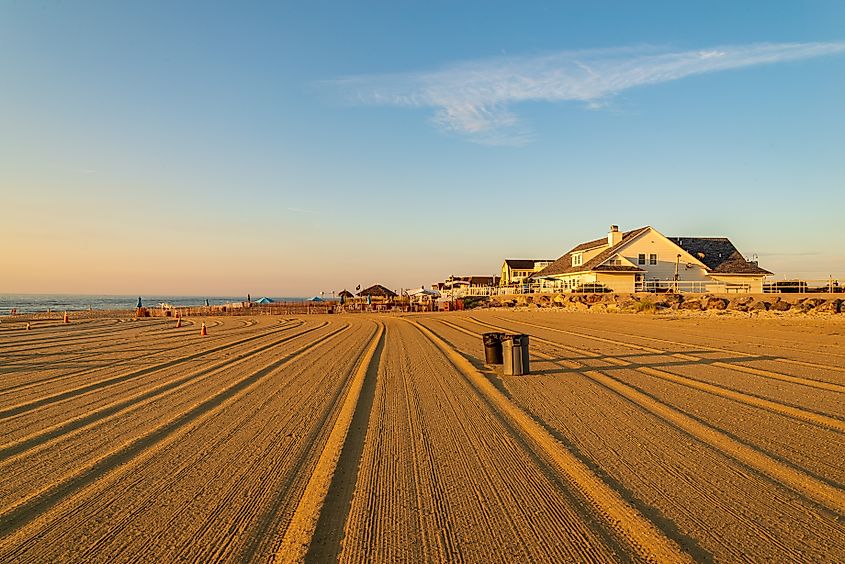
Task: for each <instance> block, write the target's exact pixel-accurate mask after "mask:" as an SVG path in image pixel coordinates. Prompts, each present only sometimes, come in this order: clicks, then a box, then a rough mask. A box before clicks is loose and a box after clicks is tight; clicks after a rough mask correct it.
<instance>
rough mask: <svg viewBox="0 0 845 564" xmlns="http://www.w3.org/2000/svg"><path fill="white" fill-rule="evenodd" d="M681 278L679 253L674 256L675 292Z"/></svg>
mask: <svg viewBox="0 0 845 564" xmlns="http://www.w3.org/2000/svg"><path fill="white" fill-rule="evenodd" d="M680 280H681V253H678V256H677V257H676V258H675V293H676V294H677V293H678V285H679V282H680Z"/></svg>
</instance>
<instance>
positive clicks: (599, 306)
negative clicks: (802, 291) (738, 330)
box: [485, 294, 845, 314]
mask: <svg viewBox="0 0 845 564" xmlns="http://www.w3.org/2000/svg"><path fill="white" fill-rule="evenodd" d="M485 305H486V307H535V308H562V309H568V310H573V311H606V312H628V313H656V312H661V311H678V312H696V311H699V312H700V311H716V312H719V311H722V312H728V311H730V312H747V313H749V314H754V313H761V312H775V313H786V312H788V313H795V314H814V313H818V314H845V300H843V299H842V298H840V297H816V296H813V297H797V296H781V295H776V294H763V295H754V296H751V295H747V294H744V295H739V296H733V297H731V296H724V295H713V294H533V295H531V294H529V295H515V296H499V297H493V298H490V300H489V301H487V303H486V304H485Z"/></svg>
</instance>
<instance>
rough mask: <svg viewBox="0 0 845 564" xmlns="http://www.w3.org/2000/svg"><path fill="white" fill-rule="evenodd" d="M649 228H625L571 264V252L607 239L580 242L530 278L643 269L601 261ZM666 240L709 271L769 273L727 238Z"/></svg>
mask: <svg viewBox="0 0 845 564" xmlns="http://www.w3.org/2000/svg"><path fill="white" fill-rule="evenodd" d="M648 229H650V227H648V226H646V227H640V228H639V229H634V230H631V231H626V232H625V233H623V234H622V240H621V241H620V242H619V243H617V244H616V245H614V246H612V247H608V248H606V249H604V250H603V251H602V252H600V253H599V254H597V255H596V256H594V257H593V258H592V259H590V260H588V261H587V262H585V263H584V264H581V265H579V266H572V255H573V254H575V253H579V252H584V251H589V250H594V249H597V248H600V247H605V246H607V238H605V237H602V238H601V239H596V240H594V241H588V242H586V243H581V244H580V245H578V246H576V247H574V248H573V249H572V250H571V251H569V252H568V253H566V254H565V255H563V256H562V257H560V258H559V259H557V260H556V261H555V262H553V263H552V264H550V265H549V266H547V267H546V268H544V269H543V270H541V271H540V272H535V273H534V274H533V275H532V276H531V278H543V277H545V276H554V275H558V274H569V273H573V272H588V271H594V272H643V269H641V268H638V267H636V266H632V265H611V264H605V265H602V263H603V262H604V261H606V260H607V259H609V258H611V257H612V256H613V255H614V254H616V252H617V251H618V249H619V247H621V246H622V245H624V244H626V243H627V242H629V241H630V240H631V239H633V238H634V237H637V236H639V235H640V234H642V233H644V232H645V231H646V230H648ZM667 239H669V240H670V241H672V242H673V243H675V244H676V245H678V246H679V247H680V248H682V249H683V250H685V251H686V252H687V253H689V254H690V255H692V256H693V257H695V258H696V259H698V260H700V261H701V262H702V263H703V264H704V265H705V266H706V267H707V270H708V271H709V272H710V273H712V274H756V275H768V274H771V272H769V271H768V270H765V269H763V268H760V267H759V266H757V263H755V262H749V261H747V260H745V257H743V256H742V254H741V253H740V252H739V251H738V250H737V249H736V247H734V245H733V243H731V242H730V240H729V239H728V238H727V237H667Z"/></svg>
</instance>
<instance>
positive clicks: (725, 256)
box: [667, 237, 771, 275]
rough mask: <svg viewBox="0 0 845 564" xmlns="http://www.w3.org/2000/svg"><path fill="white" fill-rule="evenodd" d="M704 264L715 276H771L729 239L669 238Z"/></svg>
mask: <svg viewBox="0 0 845 564" xmlns="http://www.w3.org/2000/svg"><path fill="white" fill-rule="evenodd" d="M667 238H668V239H669V240H670V241H672V242H673V243H675V244H676V245H678V246H679V247H681V248H682V249H683V250H685V251H686V252H688V253H689V254H691V255H692V256H694V257H695V258H697V259H698V260H700V261H701V262H703V263H704V264H705V265H706V266H707V270H709V271H710V272H712V273H714V274H764V275H765V274H771V272H769V271H768V270H765V269H763V268H760V267H759V266H757V263H755V262H749V261H747V260H745V257H743V256H742V254H741V253H740V252H739V251H738V250H737V249H736V247H734V245H733V243H731V242H730V240H729V239H728V238H727V237H667Z"/></svg>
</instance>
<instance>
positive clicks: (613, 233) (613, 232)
mask: <svg viewBox="0 0 845 564" xmlns="http://www.w3.org/2000/svg"><path fill="white" fill-rule="evenodd" d="M621 241H622V233H621V232H620V231H619V226H618V225H611V226H610V232H609V233H608V234H607V244H608V245H610V246H611V247H612V246H614V245H617V244H619V243H620V242H621Z"/></svg>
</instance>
